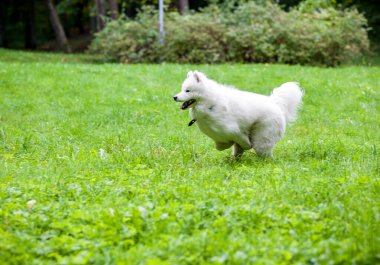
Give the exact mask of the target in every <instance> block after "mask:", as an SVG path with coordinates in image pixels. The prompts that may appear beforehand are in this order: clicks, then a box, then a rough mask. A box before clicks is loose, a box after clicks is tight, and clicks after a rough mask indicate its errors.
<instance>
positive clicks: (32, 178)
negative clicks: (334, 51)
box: [0, 50, 380, 264]
mask: <svg viewBox="0 0 380 265" xmlns="http://www.w3.org/2000/svg"><path fill="white" fill-rule="evenodd" d="M14 57H17V58H16V59H12V58H14ZM36 57H38V59H33V58H36ZM4 58H7V59H6V60H5V59H4ZM54 58H56V59H57V60H55V59H54ZM60 58H63V62H62V60H60ZM75 58H76V57H75V56H73V57H70V56H69V57H66V56H63V55H45V54H32V55H31V54H28V53H21V52H17V55H15V53H14V52H10V51H5V50H2V51H0V264H376V263H379V262H380V254H379V253H380V178H379V175H380V174H379V173H380V161H379V149H380V114H379V113H380V89H379V87H380V79H379V77H380V68H379V67H360V66H349V67H342V68H336V69H331V68H314V67H301V66H285V65H217V66H214V65H197V66H194V65H171V64H169V65H167V64H163V65H117V64H103V65H99V64H98V65H94V64H85V63H80V61H77V59H75ZM72 61H73V62H75V63H70V62H72ZM194 69H197V70H201V71H204V72H205V73H207V74H208V76H209V77H211V78H213V79H216V80H218V81H220V82H222V83H227V84H231V85H234V86H236V87H238V88H241V89H246V90H249V91H254V92H258V93H264V94H268V93H270V91H271V89H272V88H274V87H276V86H278V85H280V84H281V83H283V82H286V81H295V80H296V81H299V82H300V83H301V86H302V87H303V88H304V89H305V91H306V93H305V97H304V104H303V106H302V109H301V111H300V115H299V119H298V120H297V122H296V123H295V124H294V125H293V126H292V127H289V128H288V129H287V132H286V135H285V137H284V138H283V139H282V140H281V141H280V143H279V144H278V145H277V146H276V148H275V150H274V155H275V160H273V161H264V160H261V159H259V158H258V157H257V156H256V155H255V153H254V152H253V151H250V152H246V153H245V154H244V156H243V157H242V158H241V159H239V160H234V159H232V158H231V155H230V151H225V152H219V151H216V150H215V149H214V147H213V142H212V141H211V140H210V139H209V138H207V137H206V136H205V135H203V134H202V133H201V132H200V131H199V130H198V129H197V127H196V126H192V127H187V123H188V122H189V121H190V118H189V116H188V113H187V112H184V111H180V109H179V105H178V103H175V102H174V101H173V100H172V96H173V95H174V94H175V93H177V92H178V91H179V89H180V85H181V83H182V81H183V79H184V77H185V75H186V73H187V71H188V70H194ZM30 200H36V203H35V205H34V206H33V207H28V206H27V203H28V201H30Z"/></svg>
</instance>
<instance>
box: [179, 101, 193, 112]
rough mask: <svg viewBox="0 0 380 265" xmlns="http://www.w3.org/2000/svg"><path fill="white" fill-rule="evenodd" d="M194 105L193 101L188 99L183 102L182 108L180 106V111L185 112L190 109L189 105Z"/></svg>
mask: <svg viewBox="0 0 380 265" xmlns="http://www.w3.org/2000/svg"><path fill="white" fill-rule="evenodd" d="M194 103H195V99H189V100H187V101H185V102H183V104H182V106H181V109H182V110H185V109H187V108H188V107H190V106H191V105H193V104H194Z"/></svg>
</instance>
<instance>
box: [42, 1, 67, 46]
mask: <svg viewBox="0 0 380 265" xmlns="http://www.w3.org/2000/svg"><path fill="white" fill-rule="evenodd" d="M46 6H47V9H48V12H49V19H50V23H51V26H52V28H53V31H54V34H55V38H56V40H57V43H58V47H59V50H61V51H63V52H65V53H69V52H71V49H70V46H69V43H68V41H67V38H66V34H65V31H64V30H63V27H62V23H61V20H60V19H59V17H58V15H57V11H56V10H55V7H54V4H53V0H46Z"/></svg>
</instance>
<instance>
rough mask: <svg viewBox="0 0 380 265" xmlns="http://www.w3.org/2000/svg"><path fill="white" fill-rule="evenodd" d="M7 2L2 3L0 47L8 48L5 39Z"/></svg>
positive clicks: (0, 6)
mask: <svg viewBox="0 0 380 265" xmlns="http://www.w3.org/2000/svg"><path fill="white" fill-rule="evenodd" d="M5 5H6V3H5V1H0V47H6V46H7V44H6V39H5V19H6V12H5Z"/></svg>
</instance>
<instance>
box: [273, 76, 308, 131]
mask: <svg viewBox="0 0 380 265" xmlns="http://www.w3.org/2000/svg"><path fill="white" fill-rule="evenodd" d="M302 95H303V93H302V89H301V88H300V87H299V85H298V83H296V82H288V83H285V84H282V85H281V86H280V87H278V88H275V89H274V90H273V91H272V95H271V96H270V97H271V98H272V99H273V101H274V102H276V104H277V105H278V106H279V107H280V108H281V110H282V112H283V113H284V115H285V119H286V123H289V122H292V121H295V120H296V118H297V110H298V107H299V106H300V104H301V100H302Z"/></svg>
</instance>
